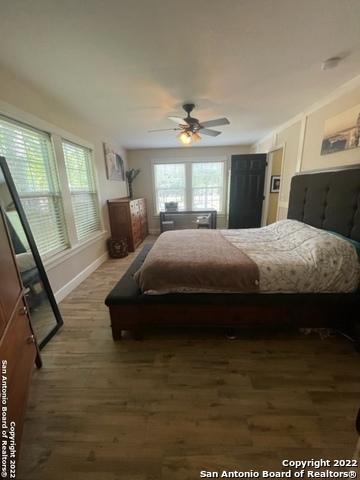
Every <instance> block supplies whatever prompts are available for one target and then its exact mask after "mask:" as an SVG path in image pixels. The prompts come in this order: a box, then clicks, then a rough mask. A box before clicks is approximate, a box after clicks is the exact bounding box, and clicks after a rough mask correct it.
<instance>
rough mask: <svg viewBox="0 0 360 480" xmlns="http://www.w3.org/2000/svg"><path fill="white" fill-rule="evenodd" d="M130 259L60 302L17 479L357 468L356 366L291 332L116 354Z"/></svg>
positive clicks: (200, 338)
mask: <svg viewBox="0 0 360 480" xmlns="http://www.w3.org/2000/svg"><path fill="white" fill-rule="evenodd" d="M134 255H135V254H132V255H130V256H129V257H127V258H126V259H122V260H109V261H107V262H106V263H105V264H103V265H102V266H101V267H100V268H99V269H98V270H97V271H96V272H95V273H93V274H92V275H91V276H90V277H89V278H88V279H87V280H86V281H85V282H84V283H83V284H82V285H81V286H80V287H78V288H77V289H76V290H75V291H73V292H72V294H71V295H70V296H69V297H67V298H66V299H65V300H64V301H63V302H62V303H61V311H62V313H63V316H64V321H65V325H64V328H63V329H62V331H61V332H60V333H59V334H58V335H57V336H56V337H55V338H54V339H53V340H52V341H51V342H50V344H49V345H48V346H47V347H46V348H45V349H44V351H43V360H44V367H43V369H42V370H39V371H36V372H35V374H34V378H33V382H32V387H31V393H30V400H29V407H28V410H27V418H26V422H25V430H24V438H23V443H22V451H21V456H20V457H21V458H20V465H19V476H18V478H20V479H22V480H64V479H66V480H85V479H86V480H120V479H121V480H127V479H129V480H130V479H131V480H145V479H147V480H151V479H152V480H155V479H172V480H180V479H181V480H186V479H196V478H199V472H200V470H203V469H207V470H221V469H227V468H228V469H231V470H233V469H237V470H247V469H255V470H258V469H261V468H267V469H274V470H275V469H276V470H278V469H281V467H280V462H281V460H282V459H284V458H293V459H301V458H303V459H309V458H320V457H321V458H351V457H352V455H353V453H354V450H355V445H356V442H357V434H356V431H355V417H356V413H357V411H358V408H359V406H360V368H359V361H360V357H359V354H357V353H355V351H354V350H353V348H352V346H351V345H350V344H349V343H348V342H347V341H345V340H344V339H343V338H340V337H331V338H327V339H325V340H321V339H320V338H319V337H318V336H317V335H315V334H311V335H307V336H305V335H303V334H301V333H299V332H296V331H295V332H278V333H275V332H273V333H270V332H268V333H267V332H242V333H241V334H240V337H239V338H238V339H237V340H235V341H230V340H227V339H226V338H225V336H224V334H223V333H222V332H219V331H215V332H214V331H186V332H179V331H176V332H174V331H150V332H147V333H146V336H145V339H144V340H143V341H140V342H136V341H133V340H131V339H126V340H123V341H121V342H117V343H115V342H113V340H112V337H111V331H110V327H109V317H108V311H107V308H106V307H105V305H104V303H103V301H104V298H105V296H106V294H107V293H108V291H109V290H110V288H111V287H112V286H113V285H114V284H115V283H116V281H117V280H118V279H119V278H120V275H121V274H122V273H123V272H124V270H125V269H126V268H127V266H128V264H129V263H130V261H131V260H132V258H133V257H134Z"/></svg>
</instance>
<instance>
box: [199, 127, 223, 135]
mask: <svg viewBox="0 0 360 480" xmlns="http://www.w3.org/2000/svg"><path fill="white" fill-rule="evenodd" d="M199 132H200V133H201V134H204V135H210V137H217V136H218V135H220V133H221V132H218V131H217V130H210V128H200V130H199Z"/></svg>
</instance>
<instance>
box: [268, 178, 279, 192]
mask: <svg viewBox="0 0 360 480" xmlns="http://www.w3.org/2000/svg"><path fill="white" fill-rule="evenodd" d="M279 192H280V175H272V176H271V183H270V193H279Z"/></svg>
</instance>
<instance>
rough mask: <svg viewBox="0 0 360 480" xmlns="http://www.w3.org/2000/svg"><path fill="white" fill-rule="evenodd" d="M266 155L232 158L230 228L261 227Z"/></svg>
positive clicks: (258, 154)
mask: <svg viewBox="0 0 360 480" xmlns="http://www.w3.org/2000/svg"><path fill="white" fill-rule="evenodd" d="M265 169H266V154H265V153H257V154H249V155H233V156H232V157H231V179H230V204H229V228H255V227H260V226H261V212H262V206H263V201H264V181H265Z"/></svg>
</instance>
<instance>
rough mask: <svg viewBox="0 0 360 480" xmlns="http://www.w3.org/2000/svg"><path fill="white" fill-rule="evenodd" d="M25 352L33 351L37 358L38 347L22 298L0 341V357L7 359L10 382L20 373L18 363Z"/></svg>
mask: <svg viewBox="0 0 360 480" xmlns="http://www.w3.org/2000/svg"><path fill="white" fill-rule="evenodd" d="M25 352H26V355H27V352H32V354H33V355H34V359H35V356H36V347H35V343H34V342H33V335H32V332H31V329H30V324H29V319H28V316H27V314H26V310H25V306H24V303H23V300H21V301H20V303H19V304H18V306H17V310H16V314H15V316H14V317H13V319H12V320H11V321H10V324H9V325H8V328H7V329H6V332H5V334H4V335H3V336H2V338H1V343H0V358H1V360H6V361H7V377H8V382H11V381H12V379H13V377H14V376H16V375H17V374H18V372H16V371H15V370H16V365H17V362H18V361H19V360H20V356H21V355H22V354H23V353H25ZM34 361H35V360H34ZM33 363H34V362H32V364H33Z"/></svg>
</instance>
